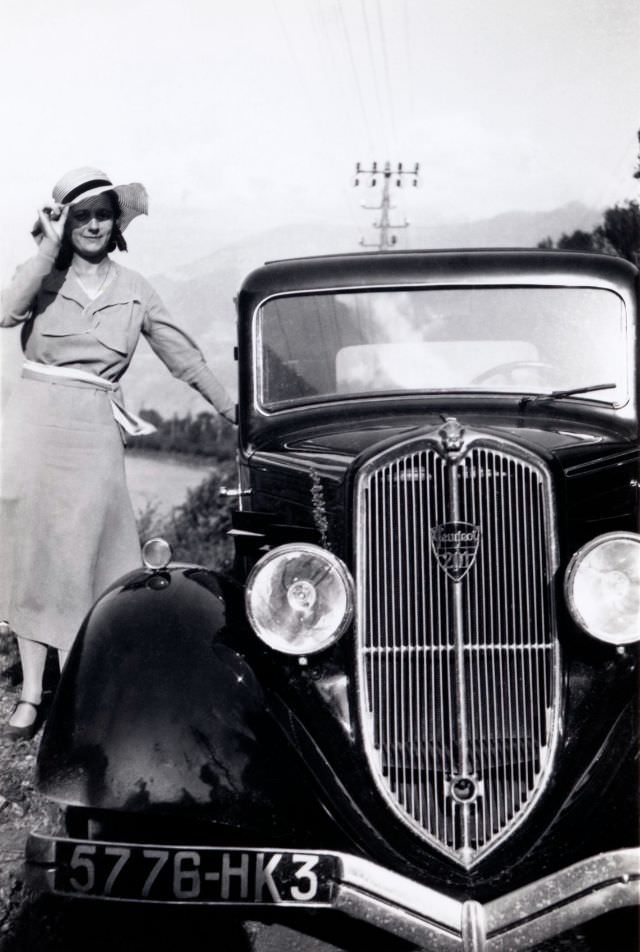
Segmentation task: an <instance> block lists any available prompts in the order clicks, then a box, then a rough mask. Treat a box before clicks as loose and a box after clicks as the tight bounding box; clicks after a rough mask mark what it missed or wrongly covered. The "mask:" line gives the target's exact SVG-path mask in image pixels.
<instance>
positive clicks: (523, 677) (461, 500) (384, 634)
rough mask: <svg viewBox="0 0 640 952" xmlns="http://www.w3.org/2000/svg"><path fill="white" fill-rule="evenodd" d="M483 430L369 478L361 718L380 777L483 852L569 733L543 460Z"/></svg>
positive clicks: (426, 448)
mask: <svg viewBox="0 0 640 952" xmlns="http://www.w3.org/2000/svg"><path fill="white" fill-rule="evenodd" d="M496 442H497V441H493V445H492V441H487V440H484V441H483V440H482V439H481V438H476V439H475V440H470V441H469V445H468V446H466V448H465V450H464V452H462V453H459V454H457V455H454V457H453V458H452V459H451V458H448V456H447V454H446V453H443V452H442V449H441V447H440V446H439V445H433V446H430V445H428V444H426V443H425V441H424V440H423V441H422V445H420V446H418V445H416V444H415V443H414V444H412V445H411V446H410V447H407V446H405V447H404V448H403V447H400V448H396V449H395V450H394V451H390V452H387V454H385V455H384V456H383V457H379V458H377V459H376V460H373V461H372V462H370V463H369V464H368V466H366V467H365V469H364V470H363V472H362V473H361V475H360V477H359V479H358V487H357V494H358V500H357V526H356V529H357V538H358V547H357V566H356V573H357V578H358V593H359V594H358V599H359V606H358V607H359V610H358V625H357V629H358V654H359V681H360V691H359V694H360V705H361V708H360V710H361V720H362V726H363V730H364V735H365V742H366V745H367V750H368V756H369V760H370V763H371V767H372V770H373V774H374V777H375V779H376V783H377V785H378V787H379V788H380V790H381V791H382V793H383V794H384V796H385V797H386V799H387V800H388V802H389V803H390V804H391V806H392V807H393V809H394V810H395V812H396V813H397V814H399V815H400V816H401V818H402V819H403V820H404V821H405V822H406V823H408V824H409V825H410V826H411V827H412V828H413V829H414V830H416V831H418V832H419V833H420V834H421V835H422V836H423V837H424V838H425V839H427V840H428V841H429V842H431V843H432V844H433V845H435V846H436V847H437V848H438V849H440V850H441V851H444V852H445V853H446V854H448V855H450V856H452V857H453V858H455V859H456V861H458V862H459V863H461V864H463V865H464V866H467V867H468V866H471V865H472V864H473V863H475V862H476V861H477V860H478V858H479V857H480V856H482V855H483V854H484V853H486V852H487V851H488V850H490V849H491V848H493V847H494V846H495V845H496V843H498V842H499V841H500V839H502V838H503V837H504V836H505V835H506V834H507V833H508V832H509V831H510V830H511V829H513V828H514V827H515V826H516V825H517V824H518V823H519V822H520V821H521V819H522V818H523V817H524V815H525V813H526V811H527V809H528V808H529V807H530V806H531V804H532V803H533V801H534V800H535V799H536V796H537V795H538V793H539V791H540V789H541V787H542V785H543V783H544V780H545V777H546V773H547V768H548V766H549V762H550V759H551V754H552V750H553V746H554V740H555V736H556V734H557V716H556V713H555V712H556V710H557V707H558V693H559V689H558V678H559V670H558V668H559V665H558V656H557V644H556V637H555V633H554V623H553V611H552V607H551V605H552V598H551V596H552V591H551V585H552V575H553V569H554V566H553V562H554V544H553V539H552V529H551V520H550V512H551V505H552V502H551V490H550V484H549V477H548V474H547V472H546V470H545V469H544V468H543V467H542V466H541V465H540V464H539V463H538V462H537V461H535V460H532V459H529V458H528V457H526V456H524V455H521V454H520V451H519V450H518V449H517V448H513V447H510V446H509V448H505V446H504V445H503V444H502V443H500V444H498V446H496V445H495V443H496Z"/></svg>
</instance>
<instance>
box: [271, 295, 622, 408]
mask: <svg viewBox="0 0 640 952" xmlns="http://www.w3.org/2000/svg"><path fill="white" fill-rule="evenodd" d="M257 331H258V333H257V351H256V354H257V362H256V366H257V371H258V392H259V394H260V402H261V404H262V406H263V407H264V408H265V409H267V410H275V409H279V408H284V407H287V406H290V405H293V404H299V403H309V402H313V403H317V402H320V401H327V400H336V399H344V398H345V397H347V396H361V395H367V394H372V395H375V396H379V395H382V394H384V393H390V394H391V393H397V392H398V391H413V392H416V391H417V392H421V391H433V390H456V391H473V392H478V391H479V392H490V393H533V394H545V393H552V392H554V391H563V390H569V389H574V388H580V387H591V386H593V385H595V384H609V383H610V384H613V386H612V387H611V388H610V389H606V390H599V391H597V392H587V393H583V394H579V395H578V394H577V395H576V397H575V398H576V399H586V400H594V401H598V402H601V403H608V404H613V405H616V406H621V405H623V404H624V403H626V401H627V396H628V393H627V373H626V350H627V339H626V320H625V310H624V305H623V302H622V300H621V298H620V297H618V295H617V294H615V293H614V292H612V291H608V290H604V289H598V288H566V287H562V288H559V287H500V288H496V287H472V288H447V289H441V288H436V289H431V288H430V289H424V288H420V289H413V288H412V289H398V290H394V291H387V290H384V291H348V292H340V293H330V294H317V293H315V294H297V295H291V296H286V297H284V296H283V297H277V298H272V299H270V300H269V301H267V302H266V303H265V304H264V305H263V306H262V307H261V308H260V311H259V315H258V324H257Z"/></svg>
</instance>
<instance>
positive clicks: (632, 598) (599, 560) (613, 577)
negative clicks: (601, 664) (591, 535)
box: [565, 532, 640, 645]
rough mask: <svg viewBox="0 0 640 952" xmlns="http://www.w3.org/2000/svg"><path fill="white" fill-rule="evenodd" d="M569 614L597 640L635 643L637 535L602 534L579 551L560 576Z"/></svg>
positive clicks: (639, 611)
mask: <svg viewBox="0 0 640 952" xmlns="http://www.w3.org/2000/svg"><path fill="white" fill-rule="evenodd" d="M565 594H566V598H567V603H568V605H569V609H570V611H571V614H572V615H573V617H574V619H575V621H576V622H577V623H578V624H579V625H580V627H581V628H584V630H585V631H586V632H588V633H589V634H590V635H593V636H594V638H599V639H600V640H601V641H606V642H609V643H610V644H614V645H626V644H630V643H631V642H633V641H639V640H640V624H639V623H640V535H637V534H636V533H634V532H608V533H606V534H605V535H601V536H598V538H597V539H594V540H593V541H592V542H588V543H587V545H585V546H583V547H582V548H581V549H580V550H579V551H578V552H577V553H576V554H575V555H574V557H573V558H572V560H571V562H570V563H569V567H568V569H567V574H566V577H565Z"/></svg>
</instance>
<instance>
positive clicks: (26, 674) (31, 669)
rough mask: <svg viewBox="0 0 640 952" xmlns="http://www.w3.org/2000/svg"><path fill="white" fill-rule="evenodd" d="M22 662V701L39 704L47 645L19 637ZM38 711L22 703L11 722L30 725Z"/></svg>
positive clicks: (22, 725)
mask: <svg viewBox="0 0 640 952" xmlns="http://www.w3.org/2000/svg"><path fill="white" fill-rule="evenodd" d="M18 649H19V651H20V662H21V664H22V694H21V695H20V700H21V701H31V703H32V704H39V703H40V701H41V700H42V678H43V675H44V666H45V662H46V660H47V646H46V645H43V644H42V643H41V642H39V641H30V640H29V639H28V638H18ZM36 716H37V713H36V711H35V709H34V708H33V707H30V706H29V705H28V704H20V705H19V707H18V708H17V710H16V711H15V713H14V714H13V716H12V717H11V719H10V720H9V724H10V725H11V726H12V727H29V726H30V725H31V724H33V722H34V721H35V719H36Z"/></svg>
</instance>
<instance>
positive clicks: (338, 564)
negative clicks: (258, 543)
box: [245, 542, 355, 657]
mask: <svg viewBox="0 0 640 952" xmlns="http://www.w3.org/2000/svg"><path fill="white" fill-rule="evenodd" d="M296 557H300V558H304V557H307V558H309V559H315V560H317V561H318V562H324V563H325V565H326V566H327V567H328V571H330V572H333V573H334V579H335V580H337V581H338V582H339V583H340V584H341V585H342V588H343V593H344V608H343V611H342V616H341V617H340V619H339V621H337V623H336V625H335V628H334V629H333V630H332V631H331V632H330V633H329V634H325V635H324V636H322V637H320V638H318V640H317V642H312V641H311V640H310V639H311V635H310V636H309V638H308V639H307V641H306V642H305V643H304V644H301V645H296V644H293V643H292V642H289V641H287V639H286V637H285V636H284V635H283V634H282V633H280V632H278V631H274V630H270V629H269V628H268V627H267V626H266V625H265V624H264V623H263V621H262V620H261V619H260V617H259V613H258V611H257V610H256V587H257V584H258V582H259V581H260V580H261V579H263V578H264V574H263V573H264V572H265V571H269V569H270V568H271V569H272V570H273V569H274V563H277V562H278V561H280V560H285V561H286V560H287V559H295V558H296ZM312 589H313V585H312V584H311V583H309V582H308V580H306V579H298V578H294V579H293V580H292V582H291V585H290V586H289V588H288V589H287V590H286V592H284V596H285V598H286V601H287V603H288V606H289V608H290V609H291V611H295V608H294V606H295V603H296V601H298V602H299V604H300V606H301V607H300V612H299V613H302V612H303V611H304V610H309V611H312V610H313V608H314V606H315V605H316V602H317V597H318V596H317V592H316V591H315V589H314V590H313V591H312ZM245 605H246V610H247V615H248V618H249V621H250V623H251V627H252V628H253V631H254V632H255V634H256V636H257V637H258V638H259V639H260V640H261V641H262V642H263V643H264V644H266V645H267V646H268V647H270V648H272V649H273V650H274V651H278V652H280V653H282V654H285V655H289V656H296V657H304V656H306V655H314V654H317V653H318V652H320V651H325V650H326V649H327V648H329V647H331V645H334V644H335V643H336V642H337V641H338V640H339V639H340V638H341V637H342V635H344V633H345V631H346V630H347V629H348V628H349V626H350V625H351V623H352V621H353V616H354V611H355V596H354V582H353V578H352V576H351V573H350V572H349V570H348V568H347V566H346V565H345V564H344V562H343V561H342V559H340V558H338V556H336V555H334V554H333V552H330V551H329V550H327V549H323V548H322V547H321V546H318V545H314V544H313V543H310V542H300V543H296V542H291V543H287V544H285V545H280V546H277V547H276V548H274V549H271V550H269V552H267V553H266V554H265V555H263V556H262V558H261V559H260V560H259V561H258V562H257V563H256V564H255V565H254V567H253V568H252V570H251V572H250V573H249V577H248V579H247V584H246V589H245Z"/></svg>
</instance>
